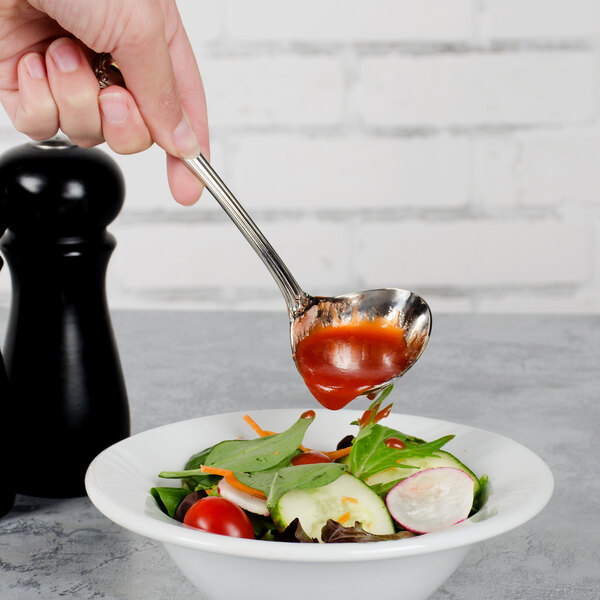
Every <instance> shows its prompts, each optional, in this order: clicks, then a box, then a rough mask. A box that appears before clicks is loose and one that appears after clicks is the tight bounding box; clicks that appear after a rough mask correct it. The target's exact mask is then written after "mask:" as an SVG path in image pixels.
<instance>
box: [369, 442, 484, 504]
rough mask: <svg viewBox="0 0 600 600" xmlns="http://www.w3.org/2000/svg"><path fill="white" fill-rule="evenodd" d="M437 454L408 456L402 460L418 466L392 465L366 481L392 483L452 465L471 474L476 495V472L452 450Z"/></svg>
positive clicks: (440, 451) (379, 483)
mask: <svg viewBox="0 0 600 600" xmlns="http://www.w3.org/2000/svg"><path fill="white" fill-rule="evenodd" d="M436 454H437V456H428V457H426V458H407V459H405V460H403V461H402V462H403V463H404V464H406V465H411V466H413V467H416V468H414V469H407V468H405V467H392V468H391V469H386V470H385V471H381V472H380V473H375V475H371V477H368V478H367V479H366V481H365V483H366V484H367V485H381V484H386V483H391V482H392V481H398V480H399V479H404V478H406V477H410V476H411V475H413V474H414V473H418V472H419V471H423V470H425V469H435V468H438V467H451V468H454V469H460V470H461V471H464V472H465V473H466V474H467V475H470V476H471V477H472V479H473V482H474V484H475V485H474V490H473V495H474V496H476V495H477V492H478V491H479V479H477V477H476V476H475V473H473V471H471V470H470V469H469V468H468V467H467V466H465V465H464V464H463V463H461V462H460V460H458V458H456V457H455V456H454V455H452V454H450V452H445V451H444V450H437V451H436Z"/></svg>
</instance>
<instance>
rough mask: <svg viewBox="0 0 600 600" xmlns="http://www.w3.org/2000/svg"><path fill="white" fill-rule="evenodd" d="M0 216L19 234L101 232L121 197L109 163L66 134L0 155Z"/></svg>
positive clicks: (117, 173)
mask: <svg viewBox="0 0 600 600" xmlns="http://www.w3.org/2000/svg"><path fill="white" fill-rule="evenodd" d="M0 186H1V188H0V189H1V194H2V203H3V204H4V205H5V209H4V211H3V214H2V218H3V219H4V221H5V222H6V223H8V227H9V229H10V231H12V232H14V233H17V234H19V235H21V234H22V235H35V236H39V235H43V236H45V237H54V238H60V237H64V238H66V237H81V236H86V235H90V234H94V233H99V232H101V231H103V230H104V229H105V228H106V226H107V225H109V224H110V223H112V221H114V220H115V218H116V217H117V215H118V214H119V212H120V211H121V208H122V207H123V202H124V199H125V183H124V180H123V176H122V174H121V172H120V170H119V168H118V167H117V165H116V164H115V162H114V161H113V160H112V159H111V158H110V157H109V156H108V155H107V154H105V153H104V152H102V151H100V150H97V149H84V148H79V147H78V146H75V145H74V144H72V143H71V142H70V141H69V140H67V139H66V138H60V137H56V138H52V139H51V140H47V141H44V142H37V143H28V144H24V145H22V146H17V147H16V148H13V149H12V150H9V151H8V152H7V153H5V154H4V156H3V157H2V176H1V177H0Z"/></svg>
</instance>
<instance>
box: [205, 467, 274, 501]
mask: <svg viewBox="0 0 600 600" xmlns="http://www.w3.org/2000/svg"><path fill="white" fill-rule="evenodd" d="M200 470H201V471H202V472H203V473H207V474H209V475H220V476H221V477H224V478H225V481H226V482H227V483H228V484H230V485H231V486H232V487H234V488H236V489H238V490H240V491H242V492H246V494H250V495H251V496H254V497H255V498H266V496H265V494H264V493H263V492H261V491H260V490H257V489H254V488H252V487H250V486H248V485H246V484H245V483H242V482H240V481H238V480H237V479H236V478H235V475H234V473H233V471H230V470H229V469H219V468H218V467H209V466H207V465H202V466H201V467H200Z"/></svg>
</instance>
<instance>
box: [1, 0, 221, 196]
mask: <svg viewBox="0 0 600 600" xmlns="http://www.w3.org/2000/svg"><path fill="white" fill-rule="evenodd" d="M101 52H110V53H111V54H112V56H113V57H114V59H115V61H116V62H117V64H118V65H119V68H120V70H121V72H122V74H123V77H124V79H125V82H126V84H127V89H125V88H123V87H120V86H116V85H111V86H109V87H107V88H105V89H103V90H101V91H99V86H98V81H97V80H96V77H95V75H94V73H93V71H92V68H91V66H90V64H91V62H92V61H93V60H94V56H95V53H101ZM0 102H2V104H3V106H4V108H5V109H6V111H7V113H8V115H9V116H10V118H11V120H12V122H13V124H14V126H15V128H16V129H17V130H19V131H21V132H22V133H25V134H27V135H28V136H30V137H31V138H33V139H35V140H42V139H47V138H49V137H52V136H53V135H55V134H56V132H57V131H58V129H59V128H60V129H61V130H62V131H63V132H64V133H65V134H66V135H67V136H69V138H70V139H71V140H72V141H73V142H74V143H75V144H77V145H79V146H83V147H91V146H94V145H96V144H100V143H102V142H104V141H106V142H107V143H108V145H109V146H110V147H111V148H112V149H113V150H114V151H115V152H118V153H120V154H131V153H134V152H141V151H142V150H145V149H146V148H148V147H149V146H151V145H152V143H153V142H156V143H157V144H158V145H159V146H161V147H162V148H163V149H164V150H166V152H167V173H168V178H169V185H170V187H171V192H172V193H173V197H174V198H175V200H177V201H178V202H180V203H181V204H193V203H194V202H195V201H196V200H197V199H198V198H199V196H200V193H201V191H202V185H201V184H200V183H199V182H198V181H197V180H196V179H195V177H194V176H193V175H192V174H191V173H189V172H188V170H187V168H186V167H185V165H184V164H183V163H182V162H181V161H180V160H179V158H178V157H181V156H190V155H195V154H197V153H198V152H199V151H201V152H202V154H204V156H206V158H209V154H208V153H209V144H208V124H207V117H206V101H205V97H204V89H203V86H202V79H201V77H200V73H199V71H198V66H197V64H196V60H195V58H194V55H193V52H192V49H191V46H190V43H189V40H188V38H187V35H186V33H185V30H184V28H183V25H182V23H181V19H180V17H179V13H178V11H177V7H176V5H175V0H0ZM190 124H191V125H190Z"/></svg>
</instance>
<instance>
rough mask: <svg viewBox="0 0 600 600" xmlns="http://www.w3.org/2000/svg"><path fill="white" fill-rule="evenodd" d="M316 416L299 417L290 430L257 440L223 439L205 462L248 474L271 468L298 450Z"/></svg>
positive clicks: (211, 465) (212, 465)
mask: <svg viewBox="0 0 600 600" xmlns="http://www.w3.org/2000/svg"><path fill="white" fill-rule="evenodd" d="M313 419H314V417H312V418H310V417H309V418H302V417H300V418H299V419H298V420H297V421H296V422H295V423H294V424H293V425H292V426H291V427H290V428H289V429H286V430H285V431H282V432H281V433H275V434H273V435H269V436H267V437H263V438H259V439H255V440H226V441H224V442H221V443H220V444H217V445H216V446H214V448H213V449H212V450H211V452H210V453H209V454H208V456H207V457H206V462H205V463H204V464H205V465H208V466H210V467H218V468H220V469H229V470H231V471H243V472H245V473H254V472H255V471H265V470H267V469H270V468H272V467H274V466H276V465H277V464H279V463H281V462H282V461H283V460H285V459H286V458H288V457H289V456H291V455H292V454H293V453H294V452H296V450H297V449H298V446H300V444H301V443H302V440H303V438H304V434H305V433H306V430H307V429H308V426H309V425H310V424H311V423H312V422H313Z"/></svg>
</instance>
